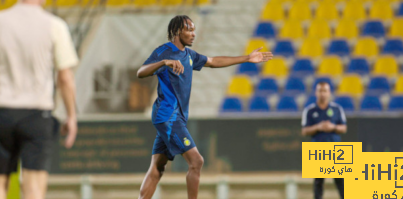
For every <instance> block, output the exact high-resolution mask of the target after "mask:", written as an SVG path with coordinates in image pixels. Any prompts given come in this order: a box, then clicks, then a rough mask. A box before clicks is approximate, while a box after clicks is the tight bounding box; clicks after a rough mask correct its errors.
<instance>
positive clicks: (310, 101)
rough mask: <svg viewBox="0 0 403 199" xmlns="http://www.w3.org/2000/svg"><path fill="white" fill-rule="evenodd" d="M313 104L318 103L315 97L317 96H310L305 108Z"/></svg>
mask: <svg viewBox="0 0 403 199" xmlns="http://www.w3.org/2000/svg"><path fill="white" fill-rule="evenodd" d="M312 103H316V96H315V95H310V96H309V97H308V99H307V100H306V102H305V105H304V107H307V106H309V105H310V104H312Z"/></svg>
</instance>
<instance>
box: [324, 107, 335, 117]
mask: <svg viewBox="0 0 403 199" xmlns="http://www.w3.org/2000/svg"><path fill="white" fill-rule="evenodd" d="M326 114H327V116H329V117H332V116H333V114H334V113H333V109H331V108H329V109H327V112H326Z"/></svg>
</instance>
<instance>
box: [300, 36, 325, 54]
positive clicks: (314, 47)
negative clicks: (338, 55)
mask: <svg viewBox="0 0 403 199" xmlns="http://www.w3.org/2000/svg"><path fill="white" fill-rule="evenodd" d="M323 53H324V49H323V46H322V43H321V42H320V40H319V39H316V38H307V39H304V41H303V42H302V46H301V48H300V49H299V52H298V55H299V56H302V57H312V58H316V57H320V56H322V55H323Z"/></svg>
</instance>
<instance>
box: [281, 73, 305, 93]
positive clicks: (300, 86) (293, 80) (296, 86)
mask: <svg viewBox="0 0 403 199" xmlns="http://www.w3.org/2000/svg"><path fill="white" fill-rule="evenodd" d="M304 92H305V84H304V82H303V81H302V80H301V79H300V78H298V77H292V76H291V77H289V78H288V80H287V82H286V83H285V87H284V93H286V94H290V95H294V94H301V93H304Z"/></svg>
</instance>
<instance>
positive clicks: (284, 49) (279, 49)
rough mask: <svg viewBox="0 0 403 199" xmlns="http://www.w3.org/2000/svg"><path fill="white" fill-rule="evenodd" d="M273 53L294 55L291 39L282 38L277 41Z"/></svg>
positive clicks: (286, 55) (285, 55)
mask: <svg viewBox="0 0 403 199" xmlns="http://www.w3.org/2000/svg"><path fill="white" fill-rule="evenodd" d="M273 54H275V55H280V56H284V57H289V56H294V54H295V50H294V47H293V46H292V43H291V41H289V40H283V41H277V43H276V46H275V47H274V50H273Z"/></svg>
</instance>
